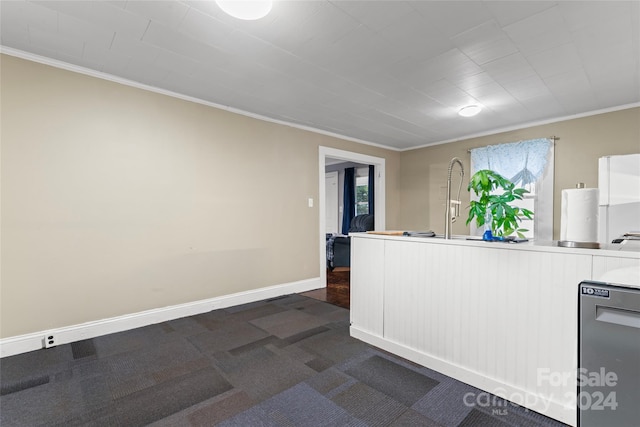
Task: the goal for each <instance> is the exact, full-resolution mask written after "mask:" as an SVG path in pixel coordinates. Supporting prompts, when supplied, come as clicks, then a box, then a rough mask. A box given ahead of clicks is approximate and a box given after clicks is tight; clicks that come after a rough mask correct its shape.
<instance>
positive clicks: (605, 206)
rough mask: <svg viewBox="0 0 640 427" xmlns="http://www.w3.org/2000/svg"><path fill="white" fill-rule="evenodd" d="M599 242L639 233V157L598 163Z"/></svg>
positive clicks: (604, 159)
mask: <svg viewBox="0 0 640 427" xmlns="http://www.w3.org/2000/svg"><path fill="white" fill-rule="evenodd" d="M598 189H599V201H598V205H599V207H598V242H599V243H601V244H605V243H611V241H612V240H613V239H616V238H619V237H621V236H622V235H623V234H625V233H629V232H636V233H638V232H640V154H627V155H620V156H606V157H601V158H600V159H599V161H598Z"/></svg>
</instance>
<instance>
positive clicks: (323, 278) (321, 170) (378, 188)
mask: <svg viewBox="0 0 640 427" xmlns="http://www.w3.org/2000/svg"><path fill="white" fill-rule="evenodd" d="M318 153H319V154H318V185H319V192H318V209H319V213H318V214H319V215H318V216H319V221H318V222H319V223H320V224H319V240H320V242H319V247H320V283H321V284H322V286H323V287H326V286H327V247H326V246H327V239H326V222H327V221H326V218H325V205H326V192H325V191H326V190H325V167H326V163H327V158H332V159H340V160H344V161H347V162H355V163H364V164H367V165H373V166H374V173H375V177H376V179H375V188H374V200H375V202H374V212H373V214H374V223H375V225H374V229H375V230H384V229H385V224H386V219H385V211H386V197H385V194H386V180H385V176H386V174H385V160H386V159H384V158H382V157H374V156H369V155H367V154H361V153H355V152H352V151H345V150H339V149H337V148H331V147H324V146H320V147H319V148H318Z"/></svg>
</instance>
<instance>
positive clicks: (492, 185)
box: [467, 169, 533, 240]
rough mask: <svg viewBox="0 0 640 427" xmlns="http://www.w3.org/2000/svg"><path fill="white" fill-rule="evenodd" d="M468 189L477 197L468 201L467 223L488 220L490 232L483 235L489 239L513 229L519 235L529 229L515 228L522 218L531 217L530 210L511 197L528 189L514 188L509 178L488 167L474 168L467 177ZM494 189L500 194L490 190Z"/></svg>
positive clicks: (520, 196) (522, 235)
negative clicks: (473, 172)
mask: <svg viewBox="0 0 640 427" xmlns="http://www.w3.org/2000/svg"><path fill="white" fill-rule="evenodd" d="M467 190H469V192H471V191H472V190H473V192H474V193H475V194H476V196H478V197H479V198H478V200H472V201H471V202H470V204H469V217H468V218H467V225H469V223H470V222H471V221H473V219H474V218H475V220H476V225H477V226H478V227H482V226H483V225H485V224H487V225H489V226H490V229H489V230H488V231H489V233H490V234H488V235H487V232H485V236H483V238H484V239H485V240H492V239H493V236H497V238H498V239H503V238H504V237H506V236H509V235H511V234H513V233H514V232H515V233H516V234H517V235H518V237H521V238H524V234H523V233H525V232H527V231H529V230H527V229H525V228H518V222H520V221H522V219H523V218H528V219H532V217H533V212H532V211H530V210H528V209H524V208H521V207H518V206H513V205H511V202H513V201H514V200H522V198H523V197H524V194H526V193H528V192H529V191H527V190H526V189H524V188H516V186H515V184H513V183H512V182H511V181H509V180H508V179H506V178H504V177H503V176H502V175H500V174H499V173H497V172H494V171H492V170H489V169H482V170H479V171H477V172H476V173H475V174H473V176H472V177H471V179H470V180H469V186H468V187H467ZM496 190H502V191H503V192H502V194H497V193H496V194H492V193H494V192H495V191H496Z"/></svg>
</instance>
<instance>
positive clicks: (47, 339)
mask: <svg viewBox="0 0 640 427" xmlns="http://www.w3.org/2000/svg"><path fill="white" fill-rule="evenodd" d="M56 345H57V338H56V336H55V335H54V334H47V335H45V336H44V348H51V347H55V346H56Z"/></svg>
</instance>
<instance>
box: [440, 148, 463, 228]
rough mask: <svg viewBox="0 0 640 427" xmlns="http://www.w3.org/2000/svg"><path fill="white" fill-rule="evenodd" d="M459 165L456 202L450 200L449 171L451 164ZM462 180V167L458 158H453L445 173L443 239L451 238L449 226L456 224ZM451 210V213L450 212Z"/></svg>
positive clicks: (458, 214) (451, 167)
mask: <svg viewBox="0 0 640 427" xmlns="http://www.w3.org/2000/svg"><path fill="white" fill-rule="evenodd" d="M454 163H457V164H459V165H460V186H458V197H457V199H456V200H451V171H452V170H453V164H454ZM463 179H464V166H462V161H460V159H459V158H457V157H454V158H453V159H451V161H450V162H449V170H448V171H447V201H446V203H445V205H446V208H447V211H446V213H445V223H444V238H445V239H450V238H451V226H452V224H453V223H454V222H456V218H457V217H458V216H460V189H461V188H462V180H463ZM452 210H453V212H452Z"/></svg>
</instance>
